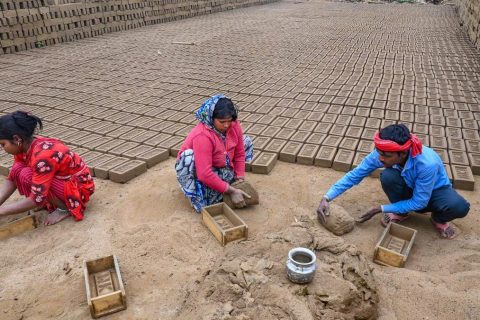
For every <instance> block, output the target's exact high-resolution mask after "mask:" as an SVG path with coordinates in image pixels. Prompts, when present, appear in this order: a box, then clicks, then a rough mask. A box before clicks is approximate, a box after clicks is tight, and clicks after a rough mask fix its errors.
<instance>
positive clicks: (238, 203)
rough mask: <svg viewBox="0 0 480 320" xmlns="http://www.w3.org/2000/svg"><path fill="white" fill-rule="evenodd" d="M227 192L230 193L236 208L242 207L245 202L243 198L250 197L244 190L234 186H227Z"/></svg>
mask: <svg viewBox="0 0 480 320" xmlns="http://www.w3.org/2000/svg"><path fill="white" fill-rule="evenodd" d="M227 193H228V194H229V195H230V198H231V199H232V202H233V204H234V205H235V207H237V208H243V207H245V206H246V205H247V204H246V203H245V198H247V199H250V198H251V197H250V195H248V194H247V193H246V192H245V191H243V190H240V189H237V188H234V187H232V186H229V187H228V190H227Z"/></svg>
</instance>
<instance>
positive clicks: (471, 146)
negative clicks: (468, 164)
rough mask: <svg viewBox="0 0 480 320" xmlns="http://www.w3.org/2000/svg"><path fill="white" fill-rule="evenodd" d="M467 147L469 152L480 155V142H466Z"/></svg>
mask: <svg viewBox="0 0 480 320" xmlns="http://www.w3.org/2000/svg"><path fill="white" fill-rule="evenodd" d="M465 144H466V146H467V151H468V152H469V153H479V154H480V141H475V140H465Z"/></svg>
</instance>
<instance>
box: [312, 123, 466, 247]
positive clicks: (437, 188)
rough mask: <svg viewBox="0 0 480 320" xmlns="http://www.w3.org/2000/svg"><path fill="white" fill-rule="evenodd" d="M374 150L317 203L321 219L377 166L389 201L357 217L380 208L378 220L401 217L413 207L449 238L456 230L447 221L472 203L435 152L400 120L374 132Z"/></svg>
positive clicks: (463, 213)
mask: <svg viewBox="0 0 480 320" xmlns="http://www.w3.org/2000/svg"><path fill="white" fill-rule="evenodd" d="M374 143H375V150H374V151H372V152H371V153H370V154H368V155H367V156H366V157H365V159H364V160H363V161H362V162H361V163H360V165H359V166H358V167H356V168H355V169H353V170H351V171H350V172H348V173H347V174H346V175H345V176H343V177H342V178H341V179H340V180H338V181H337V182H336V183H335V184H334V185H333V186H332V187H330V189H329V190H328V191H327V193H326V194H325V195H324V196H323V198H322V201H321V202H320V205H319V207H318V209H317V214H318V218H319V219H320V220H321V221H323V222H324V221H325V217H326V216H328V215H329V202H330V201H332V200H333V199H335V198H336V197H338V196H339V195H341V194H342V193H344V192H345V191H346V190H348V189H350V188H351V187H353V186H354V185H357V184H359V183H360V181H362V179H363V178H365V177H366V176H368V175H369V174H370V173H371V172H372V171H374V170H376V169H378V168H382V167H383V168H385V170H383V172H382V173H381V175H380V182H381V184H382V188H383V191H384V192H385V193H386V194H387V197H388V199H389V200H390V202H391V203H390V204H386V205H382V206H379V207H375V208H372V209H370V210H369V211H368V212H367V213H366V214H364V215H362V216H361V217H360V219H359V220H358V222H362V223H363V222H365V221H367V220H370V219H371V218H372V217H374V216H375V215H376V214H378V213H380V212H383V214H384V215H383V218H382V220H381V222H382V225H383V226H386V225H387V224H388V223H389V222H390V221H392V222H400V221H402V220H404V219H406V218H407V217H408V213H409V212H411V211H417V212H421V213H424V212H431V213H432V215H431V220H432V223H433V225H434V226H435V228H436V229H437V230H438V232H439V234H440V236H441V237H443V238H446V239H453V238H454V237H455V236H456V235H457V234H456V232H455V229H453V228H452V227H451V226H450V224H449V223H448V222H449V221H452V220H453V219H458V218H463V217H465V216H466V215H467V213H468V211H469V210H470V204H469V203H468V202H467V201H466V200H465V199H464V198H463V197H462V196H460V195H459V194H458V193H457V192H456V191H455V190H454V189H453V188H452V185H451V183H450V180H449V178H448V175H447V172H446V171H445V167H444V166H443V163H442V160H441V159H440V157H439V156H438V154H437V153H436V152H435V151H434V150H432V149H430V148H428V147H426V146H422V143H421V141H420V140H419V139H418V138H417V137H416V136H415V135H414V134H410V132H409V130H408V128H407V127H406V126H405V125H403V124H393V125H390V126H387V127H385V128H384V129H382V130H380V132H377V134H376V135H375V139H374Z"/></svg>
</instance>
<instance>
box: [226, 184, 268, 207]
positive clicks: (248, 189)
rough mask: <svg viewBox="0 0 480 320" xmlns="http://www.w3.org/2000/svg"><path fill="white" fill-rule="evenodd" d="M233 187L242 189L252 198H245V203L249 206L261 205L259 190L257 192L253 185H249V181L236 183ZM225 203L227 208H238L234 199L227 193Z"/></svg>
mask: <svg viewBox="0 0 480 320" xmlns="http://www.w3.org/2000/svg"><path fill="white" fill-rule="evenodd" d="M232 187H234V188H237V189H240V190H242V191H243V192H245V193H246V194H248V195H249V196H250V199H248V198H245V203H246V204H247V206H249V205H253V204H259V202H260V199H259V196H258V192H257V190H255V188H254V187H252V185H251V184H250V183H248V182H247V181H245V180H243V181H235V182H234V183H232ZM223 202H225V204H226V205H227V206H229V207H230V208H237V207H236V206H235V205H234V203H233V202H232V199H231V198H230V195H228V194H226V193H225V194H223ZM237 209H238V208H237Z"/></svg>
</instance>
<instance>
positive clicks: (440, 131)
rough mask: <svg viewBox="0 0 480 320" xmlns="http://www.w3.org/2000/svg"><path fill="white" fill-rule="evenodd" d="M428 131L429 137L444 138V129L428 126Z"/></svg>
mask: <svg viewBox="0 0 480 320" xmlns="http://www.w3.org/2000/svg"><path fill="white" fill-rule="evenodd" d="M428 131H429V132H430V136H437V137H445V128H444V127H439V126H434V125H430V127H429V128H428Z"/></svg>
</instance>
